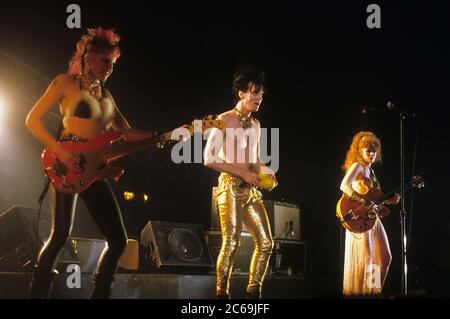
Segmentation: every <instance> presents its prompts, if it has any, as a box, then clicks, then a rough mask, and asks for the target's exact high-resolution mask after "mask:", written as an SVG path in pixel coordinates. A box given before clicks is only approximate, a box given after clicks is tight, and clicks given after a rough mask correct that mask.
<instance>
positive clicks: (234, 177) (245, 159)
mask: <svg viewBox="0 0 450 319" xmlns="http://www.w3.org/2000/svg"><path fill="white" fill-rule="evenodd" d="M233 92H234V95H235V100H236V102H237V103H236V106H235V107H234V108H233V109H232V110H229V111H227V112H225V113H222V114H221V115H219V117H218V119H220V120H223V121H224V123H225V127H226V129H225V135H224V134H223V133H222V131H220V130H218V129H213V130H212V131H211V133H210V136H209V138H208V141H207V144H206V148H205V165H206V166H207V167H210V168H212V169H214V170H217V171H219V172H221V174H220V176H219V180H218V183H219V185H218V192H217V197H216V200H217V203H218V206H219V213H220V225H221V230H222V248H221V251H220V254H219V257H218V260H217V285H216V296H217V298H230V292H229V286H230V275H231V272H232V269H233V261H234V257H235V256H236V252H237V250H238V248H239V245H240V236H241V232H242V225H243V223H245V225H246V227H247V229H248V230H249V231H250V234H251V235H252V237H253V241H254V243H255V250H254V252H253V257H252V261H251V265H250V278H249V282H248V285H247V290H246V295H247V298H261V290H262V284H263V280H264V276H265V273H266V270H267V266H268V262H269V258H270V255H271V252H272V248H273V239H272V234H271V230H270V225H269V220H268V217H267V212H266V209H265V207H264V204H263V200H262V195H261V192H260V191H259V190H258V189H257V187H258V186H259V177H258V174H259V173H261V172H264V173H268V174H270V175H271V178H273V179H274V180H275V181H276V179H275V175H274V174H273V172H272V171H271V170H270V169H269V168H268V167H266V166H265V165H264V163H262V162H261V160H260V158H259V136H260V130H261V125H260V123H259V121H258V120H256V119H255V118H253V117H252V116H251V114H252V113H253V112H257V111H258V109H259V106H260V104H261V102H262V99H263V94H264V75H263V73H261V72H257V71H256V70H254V69H251V68H243V69H240V70H239V71H237V72H236V73H235V75H234V80H233Z"/></svg>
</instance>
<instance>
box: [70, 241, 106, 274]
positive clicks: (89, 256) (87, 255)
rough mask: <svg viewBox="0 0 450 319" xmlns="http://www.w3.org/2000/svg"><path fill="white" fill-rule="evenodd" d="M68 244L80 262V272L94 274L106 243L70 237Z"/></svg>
mask: <svg viewBox="0 0 450 319" xmlns="http://www.w3.org/2000/svg"><path fill="white" fill-rule="evenodd" d="M69 242H70V245H71V246H72V248H73V250H74V251H75V253H76V255H77V257H78V260H79V261H80V269H81V272H83V273H92V272H94V271H95V269H96V268H97V264H98V260H99V259H100V256H101V254H102V252H103V250H104V249H105V247H106V241H105V240H102V239H96V238H80V237H70V238H69Z"/></svg>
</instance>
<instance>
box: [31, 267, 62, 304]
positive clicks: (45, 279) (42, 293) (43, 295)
mask: <svg viewBox="0 0 450 319" xmlns="http://www.w3.org/2000/svg"><path fill="white" fill-rule="evenodd" d="M57 274H58V271H57V270H56V269H53V270H52V271H51V272H50V273H40V272H39V269H38V267H37V266H35V269H34V274H33V279H32V280H31V284H30V290H29V297H30V298H31V299H47V298H49V294H50V290H51V288H52V283H53V279H54V278H55V277H56V275H57Z"/></svg>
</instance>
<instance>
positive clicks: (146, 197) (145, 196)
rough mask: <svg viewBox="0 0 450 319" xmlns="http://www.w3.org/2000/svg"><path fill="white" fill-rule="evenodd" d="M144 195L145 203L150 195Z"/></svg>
mask: <svg viewBox="0 0 450 319" xmlns="http://www.w3.org/2000/svg"><path fill="white" fill-rule="evenodd" d="M143 196H144V203H146V202H147V201H148V195H147V194H145V193H144V194H143Z"/></svg>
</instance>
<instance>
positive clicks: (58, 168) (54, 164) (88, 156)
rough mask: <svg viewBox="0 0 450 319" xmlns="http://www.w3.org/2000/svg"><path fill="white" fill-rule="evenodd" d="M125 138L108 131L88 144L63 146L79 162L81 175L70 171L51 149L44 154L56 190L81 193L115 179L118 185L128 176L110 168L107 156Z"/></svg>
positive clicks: (118, 169) (66, 144) (121, 171)
mask: <svg viewBox="0 0 450 319" xmlns="http://www.w3.org/2000/svg"><path fill="white" fill-rule="evenodd" d="M121 138H122V133H121V132H119V131H108V132H106V133H104V134H102V135H100V136H98V137H95V138H93V139H90V140H88V141H86V142H80V143H78V142H60V144H61V146H63V147H64V148H66V149H68V150H69V151H71V152H72V153H73V154H74V155H75V157H76V158H77V159H78V162H79V167H80V168H81V172H79V173H78V172H74V171H72V170H70V169H69V168H67V167H66V165H64V164H63V163H62V162H60V161H59V160H58V159H57V158H56V156H55V154H54V153H53V152H52V151H51V150H49V149H45V150H44V151H43V152H42V165H43V167H44V171H45V173H46V174H47V175H48V177H49V178H50V182H51V183H52V185H53V186H54V187H55V188H56V190H57V191H59V192H62V193H65V194H76V193H80V192H82V191H84V190H85V189H86V188H88V187H89V186H90V185H91V184H92V183H94V182H95V181H97V180H98V179H100V178H105V177H106V178H113V179H115V180H116V181H118V180H119V178H120V177H121V176H122V174H123V172H124V170H123V168H121V167H113V166H111V165H109V161H108V160H106V159H105V158H104V156H103V153H104V152H105V151H107V150H108V148H109V147H110V146H111V144H112V143H113V142H115V141H118V140H120V139H121Z"/></svg>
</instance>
